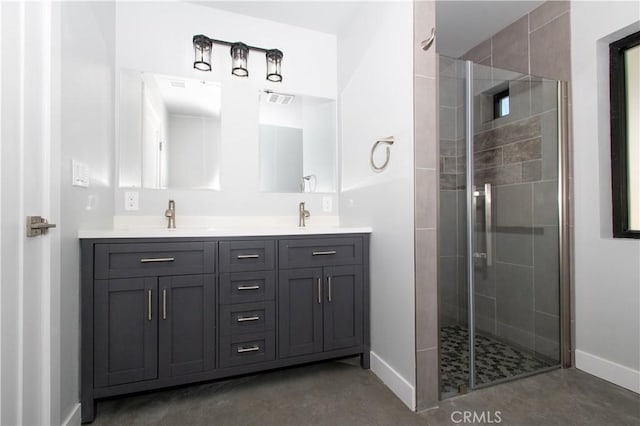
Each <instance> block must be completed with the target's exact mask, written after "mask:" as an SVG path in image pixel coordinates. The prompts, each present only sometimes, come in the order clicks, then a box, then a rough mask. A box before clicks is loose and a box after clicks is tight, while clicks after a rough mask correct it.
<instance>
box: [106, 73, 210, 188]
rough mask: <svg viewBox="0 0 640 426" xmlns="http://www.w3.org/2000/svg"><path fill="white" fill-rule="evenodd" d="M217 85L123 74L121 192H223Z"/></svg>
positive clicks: (120, 102) (119, 139)
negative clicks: (156, 190)
mask: <svg viewBox="0 0 640 426" xmlns="http://www.w3.org/2000/svg"><path fill="white" fill-rule="evenodd" d="M220 107H221V87H220V84H219V83H213V82H208V81H202V80H193V79H187V78H182V77H172V76H167V75H161V74H153V73H146V72H141V71H133V70H121V71H120V75H119V100H118V114H117V116H118V182H119V186H120V187H138V188H139V187H142V188H156V189H164V188H191V189H212V190H219V189H220V151H221V146H220V145H221V135H220V122H221V119H220V118H221V117H220V116H221V114H220Z"/></svg>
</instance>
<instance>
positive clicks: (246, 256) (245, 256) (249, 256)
mask: <svg viewBox="0 0 640 426" xmlns="http://www.w3.org/2000/svg"><path fill="white" fill-rule="evenodd" d="M236 257H237V258H238V259H259V258H260V255H259V254H239V255H238V256H236Z"/></svg>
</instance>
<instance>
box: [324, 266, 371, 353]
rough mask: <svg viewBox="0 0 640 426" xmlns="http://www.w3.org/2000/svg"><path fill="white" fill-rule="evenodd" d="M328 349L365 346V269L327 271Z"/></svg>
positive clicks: (326, 318)
mask: <svg viewBox="0 0 640 426" xmlns="http://www.w3.org/2000/svg"><path fill="white" fill-rule="evenodd" d="M324 285H325V292H324V293H325V298H324V350H325V351H330V350H334V349H341V348H348V347H351V346H358V345H361V344H362V331H363V329H362V326H363V325H362V308H363V306H362V302H363V300H362V299H363V294H362V286H363V281H362V266H356V265H354V266H334V267H326V268H324Z"/></svg>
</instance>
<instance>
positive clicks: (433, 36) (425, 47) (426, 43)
mask: <svg viewBox="0 0 640 426" xmlns="http://www.w3.org/2000/svg"><path fill="white" fill-rule="evenodd" d="M435 39H436V29H435V28H431V35H430V36H429V37H427V39H426V40H422V42H421V43H420V47H422V50H428V49H429V48H430V47H431V44H433V40H435Z"/></svg>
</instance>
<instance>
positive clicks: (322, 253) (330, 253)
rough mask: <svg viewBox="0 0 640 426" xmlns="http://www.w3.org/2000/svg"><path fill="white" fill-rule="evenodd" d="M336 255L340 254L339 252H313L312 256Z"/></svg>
mask: <svg viewBox="0 0 640 426" xmlns="http://www.w3.org/2000/svg"><path fill="white" fill-rule="evenodd" d="M336 253H338V252H337V251H335V250H328V251H314V252H311V254H312V255H314V256H331V255H334V254H336Z"/></svg>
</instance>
